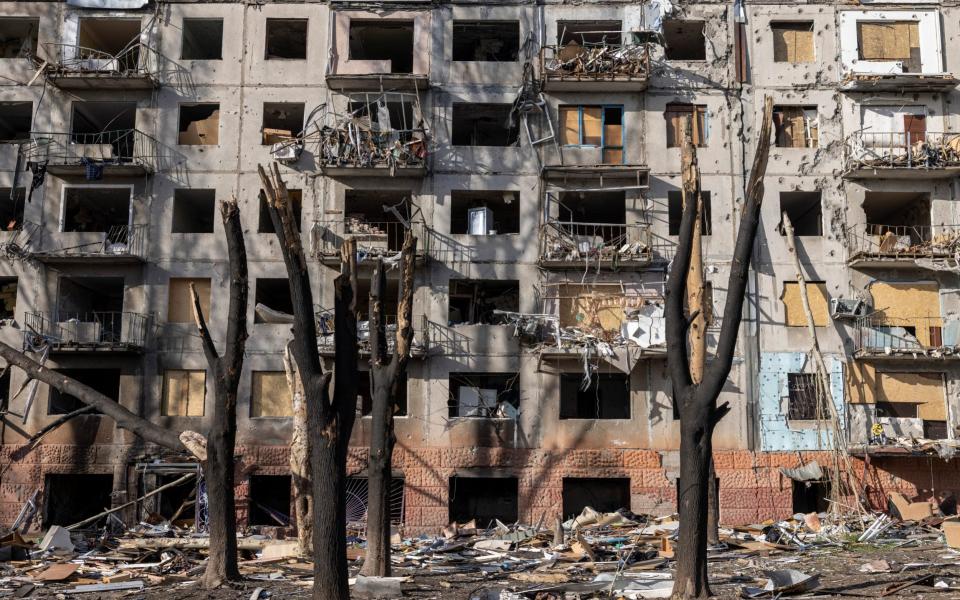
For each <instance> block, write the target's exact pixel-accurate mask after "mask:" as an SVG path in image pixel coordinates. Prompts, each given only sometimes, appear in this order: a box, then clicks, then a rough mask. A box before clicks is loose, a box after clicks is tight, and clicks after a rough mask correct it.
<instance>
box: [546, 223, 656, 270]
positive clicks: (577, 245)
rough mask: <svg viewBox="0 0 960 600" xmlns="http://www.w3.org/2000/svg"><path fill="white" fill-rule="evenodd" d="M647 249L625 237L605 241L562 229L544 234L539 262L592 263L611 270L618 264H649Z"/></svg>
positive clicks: (551, 229) (647, 247) (552, 229)
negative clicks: (602, 265)
mask: <svg viewBox="0 0 960 600" xmlns="http://www.w3.org/2000/svg"><path fill="white" fill-rule="evenodd" d="M650 257H651V252H650V247H649V246H648V245H647V244H645V243H643V242H628V241H626V239H625V236H623V235H620V236H617V237H616V238H614V239H609V240H608V239H604V238H603V237H601V236H597V235H594V236H582V235H579V236H578V235H572V234H570V233H568V232H566V231H564V230H563V229H562V228H561V227H555V228H550V229H549V230H548V231H547V232H546V238H545V240H544V251H543V256H542V259H543V260H546V261H567V262H573V261H583V262H584V263H585V264H587V265H588V266H589V265H590V264H591V263H594V264H597V265H599V264H600V262H604V261H608V262H612V263H613V266H614V268H616V266H617V263H619V262H621V261H648V260H650Z"/></svg>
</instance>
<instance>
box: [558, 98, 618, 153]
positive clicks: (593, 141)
mask: <svg viewBox="0 0 960 600" xmlns="http://www.w3.org/2000/svg"><path fill="white" fill-rule="evenodd" d="M557 110H558V112H559V115H560V143H561V144H563V145H564V146H586V147H599V148H600V149H601V162H602V163H603V164H619V163H622V162H623V107H622V106H561V107H559V108H558V109H557Z"/></svg>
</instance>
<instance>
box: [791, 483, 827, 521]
mask: <svg viewBox="0 0 960 600" xmlns="http://www.w3.org/2000/svg"><path fill="white" fill-rule="evenodd" d="M828 498H830V482H829V481H794V482H793V514H797V513H803V514H807V513H812V512H815V513H822V512H827V511H828V510H829V509H830V503H829V502H828Z"/></svg>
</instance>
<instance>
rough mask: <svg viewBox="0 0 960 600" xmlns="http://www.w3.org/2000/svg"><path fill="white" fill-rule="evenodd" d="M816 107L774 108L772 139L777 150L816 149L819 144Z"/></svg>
mask: <svg viewBox="0 0 960 600" xmlns="http://www.w3.org/2000/svg"><path fill="white" fill-rule="evenodd" d="M818 122H819V119H818V118H817V107H816V106H774V107H773V127H774V131H775V134H774V139H775V140H776V145H777V147H778V148H816V147H817V146H818V144H819V132H818V127H819V126H818Z"/></svg>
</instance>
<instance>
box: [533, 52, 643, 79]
mask: <svg viewBox="0 0 960 600" xmlns="http://www.w3.org/2000/svg"><path fill="white" fill-rule="evenodd" d="M540 73H541V74H542V75H543V76H544V77H545V78H547V79H549V80H589V81H603V80H616V79H646V78H648V77H649V75H650V49H649V47H648V45H647V44H605V43H584V44H567V45H562V46H561V45H555V46H543V47H542V48H541V49H540Z"/></svg>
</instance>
